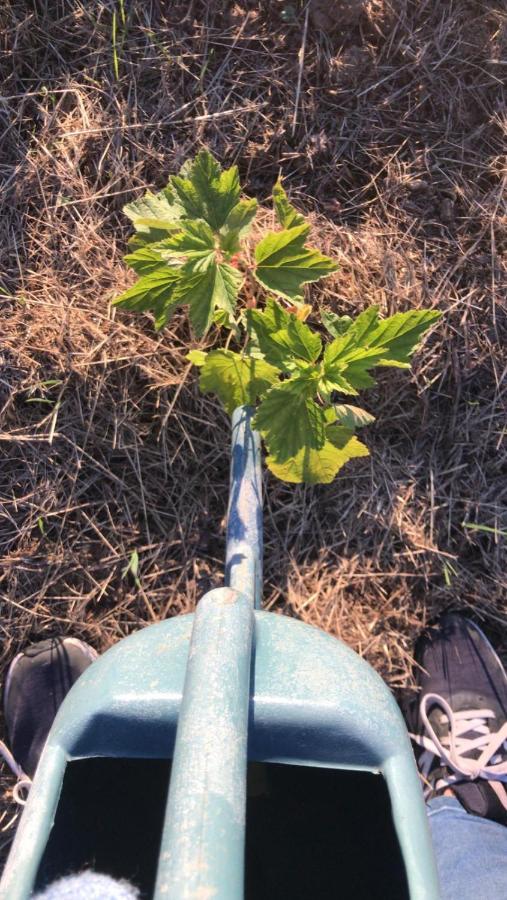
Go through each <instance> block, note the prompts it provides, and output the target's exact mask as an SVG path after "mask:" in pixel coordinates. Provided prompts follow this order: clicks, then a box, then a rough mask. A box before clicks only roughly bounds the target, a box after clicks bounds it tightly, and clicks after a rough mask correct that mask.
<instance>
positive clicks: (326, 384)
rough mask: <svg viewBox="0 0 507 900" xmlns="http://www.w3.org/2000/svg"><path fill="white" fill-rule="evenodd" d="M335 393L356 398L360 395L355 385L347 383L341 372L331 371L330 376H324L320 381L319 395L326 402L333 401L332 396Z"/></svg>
mask: <svg viewBox="0 0 507 900" xmlns="http://www.w3.org/2000/svg"><path fill="white" fill-rule="evenodd" d="M335 391H338V392H339V393H340V394H351V395H352V396H354V397H355V396H357V393H358V392H357V391H356V389H355V387H354V385H353V384H351V383H350V381H347V379H346V378H344V377H343V375H341V374H340V372H338V371H336V372H333V371H331V372H330V373H329V376H323V377H322V378H321V379H320V380H319V394H321V395H322V397H323V398H324V399H325V400H331V396H332V394H334V393H335Z"/></svg>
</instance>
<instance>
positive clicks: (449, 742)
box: [404, 613, 507, 825]
mask: <svg viewBox="0 0 507 900" xmlns="http://www.w3.org/2000/svg"><path fill="white" fill-rule="evenodd" d="M415 658H416V661H417V663H418V665H419V666H420V669H418V670H417V672H416V680H417V682H418V685H419V687H420V693H419V695H418V696H417V697H416V698H415V699H412V700H411V701H409V702H408V703H405V704H404V713H405V718H406V720H407V724H408V729H409V732H410V736H411V738H412V740H413V742H414V744H415V747H414V749H415V753H416V758H417V763H418V767H419V771H420V773H421V776H422V779H423V781H424V784H425V788H424V793H425V796H426V798H427V799H430V798H431V797H434V796H438V795H439V794H442V793H443V792H444V791H445V790H446V788H451V789H452V793H453V795H454V796H455V797H456V798H457V799H458V800H459V801H460V803H461V804H462V806H464V808H465V809H466V810H467V812H469V813H472V814H473V815H476V816H483V817H484V818H487V819H493V820H494V821H496V822H500V823H501V824H502V825H507V791H506V786H505V782H507V676H506V673H505V669H504V667H503V665H502V662H501V660H500V659H499V657H498V656H497V654H496V653H495V651H494V649H493V647H492V646H491V644H490V643H489V641H488V639H487V638H486V636H485V635H484V634H483V633H482V631H481V629H480V628H479V627H478V626H477V625H475V624H474V623H473V622H470V621H469V620H468V619H465V618H464V617H463V616H461V615H459V614H457V613H449V614H447V615H445V616H442V618H441V619H440V620H439V621H438V623H437V625H436V626H435V627H434V628H431V629H429V630H428V631H427V632H426V633H425V634H423V635H422V636H421V638H419V641H418V642H417V645H416V650H415Z"/></svg>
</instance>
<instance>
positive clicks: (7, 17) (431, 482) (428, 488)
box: [0, 0, 507, 844]
mask: <svg viewBox="0 0 507 900" xmlns="http://www.w3.org/2000/svg"><path fill="white" fill-rule="evenodd" d="M125 9H127V10H128V13H127V20H126V21H125V23H123V22H122V20H121V14H120V10H121V7H120V5H119V4H115V3H114V2H113V0H110V2H104V0H101V2H96V3H91V4H85V3H82V4H81V3H79V2H78V0H59V2H57V0H39V2H36V3H28V2H23V0H13V2H12V3H10V4H5V5H4V6H3V8H2V10H1V11H0V17H1V19H2V21H1V22H0V24H1V30H2V33H3V37H2V49H1V57H0V58H1V63H2V66H3V83H2V97H1V99H0V118H1V126H0V127H1V129H2V131H3V134H2V138H1V140H2V151H1V156H0V166H1V170H2V171H1V174H2V179H3V195H2V200H3V207H2V216H1V219H0V229H1V231H2V235H1V240H0V253H1V255H2V261H1V272H2V275H1V279H2V296H1V297H0V303H1V306H2V332H3V333H2V345H1V348H0V410H1V423H0V431H1V435H0V437H1V441H0V450H1V461H0V465H1V469H0V502H1V510H0V591H1V600H2V622H1V629H2V637H3V641H2V665H3V666H5V665H6V663H7V662H8V660H9V659H10V658H11V657H12V655H13V654H14V653H15V652H16V651H17V650H18V649H19V648H20V647H22V646H23V645H24V644H25V643H26V642H27V641H32V640H37V639H41V638H43V637H45V636H49V635H51V634H54V633H55V632H64V633H72V634H77V635H79V636H81V637H83V638H84V639H86V640H88V641H89V642H90V643H92V644H93V645H94V646H95V647H97V648H98V649H99V650H100V649H104V648H105V647H107V646H109V645H110V644H111V643H113V642H115V641H117V640H118V639H119V638H121V637H123V636H124V635H126V634H128V633H129V632H131V631H132V630H134V629H136V628H138V627H140V626H142V625H145V624H149V623H150V622H152V621H154V620H156V619H159V618H161V617H164V616H166V615H174V614H176V613H178V612H182V611H186V610H189V609H191V608H192V607H193V605H194V603H195V601H196V600H197V599H198V597H199V595H200V594H202V592H203V591H204V590H205V589H206V588H207V587H208V586H209V585H210V584H211V583H213V582H215V581H217V582H219V581H220V579H221V577H222V570H223V569H222V560H223V550H224V521H223V519H224V513H225V506H226V496H227V478H228V452H227V441H228V438H227V421H226V417H225V416H224V414H223V413H222V412H221V411H220V410H219V409H218V406H217V405H216V404H215V403H214V402H213V401H212V400H210V399H203V398H202V397H200V396H199V394H198V391H197V388H196V383H195V379H194V376H193V375H192V374H190V373H189V372H188V366H187V364H186V362H185V359H184V354H185V352H186V350H187V347H188V344H189V341H190V340H191V338H190V335H189V332H188V327H187V325H186V323H185V321H184V319H180V320H175V322H174V325H173V328H172V329H170V330H169V331H167V332H166V333H165V334H164V335H163V336H162V337H160V338H159V337H156V336H154V334H153V331H152V329H151V326H150V322H149V321H148V319H142V318H135V317H133V316H128V315H126V314H124V313H120V312H118V311H116V313H114V312H113V311H112V309H111V306H110V303H109V301H110V299H111V297H112V296H113V295H114V293H115V292H118V291H119V290H120V289H121V288H122V287H123V286H125V285H126V284H127V283H128V280H129V278H130V276H129V274H128V273H127V272H126V270H125V268H124V266H123V265H122V262H121V256H122V251H123V249H124V246H125V240H126V238H127V236H128V225H127V223H126V221H125V219H124V218H123V217H122V215H121V207H122V205H123V203H125V202H126V200H127V199H129V198H131V197H133V196H137V195H138V194H139V192H140V191H142V190H143V189H144V188H145V187H146V186H147V185H150V186H152V185H157V186H161V185H162V184H163V183H164V182H165V180H166V178H167V175H168V173H169V172H174V171H176V170H177V169H178V167H179V166H180V164H181V163H182V161H183V160H184V159H185V158H186V157H187V156H189V155H190V154H193V153H194V152H195V151H196V150H197V149H198V148H199V147H200V146H203V145H205V146H209V147H210V149H212V150H213V151H214V152H215V153H216V154H217V155H218V156H219V158H221V159H223V160H226V161H227V162H229V163H230V162H232V161H237V162H238V163H239V166H240V170H241V174H242V177H243V180H244V181H245V183H246V189H247V192H248V193H250V194H255V195H256V196H258V197H260V198H261V199H265V198H266V197H267V196H268V193H269V189H270V187H271V184H272V183H273V181H274V180H275V178H276V176H277V175H278V173H279V172H281V173H282V175H283V176H284V177H285V179H286V184H287V186H288V188H289V190H290V192H291V195H292V198H293V199H294V200H295V201H296V202H297V203H298V204H299V205H300V207H301V208H302V209H305V210H306V211H310V212H311V215H312V217H313V222H314V225H315V231H316V236H317V238H318V240H319V242H320V243H321V244H323V245H324V246H325V248H327V249H328V250H329V251H331V252H332V253H333V254H334V255H336V256H338V258H339V259H340V261H341V263H342V268H341V270H340V272H339V273H338V275H337V276H336V278H335V280H334V281H331V282H330V284H329V285H327V286H325V287H323V288H317V289H316V290H315V291H314V292H313V299H314V300H315V301H318V300H320V301H321V302H325V303H326V304H327V305H328V306H329V307H330V308H332V309H335V310H337V311H341V312H348V313H350V312H355V311H357V310H359V309H361V308H362V307H363V306H364V305H366V304H368V303H371V302H373V301H374V302H377V303H379V304H380V305H381V307H382V309H383V310H384V311H385V312H393V311H395V310H397V309H408V308H410V307H413V306H419V305H425V306H436V307H439V308H440V309H442V310H443V311H444V312H445V317H444V319H443V320H442V323H441V324H440V325H439V327H438V328H437V329H436V330H435V331H434V333H433V334H432V335H431V337H430V338H429V340H428V341H427V343H426V345H425V348H424V350H423V351H422V352H421V353H420V354H419V356H418V358H417V361H416V364H415V369H414V373H413V376H409V375H407V374H406V373H399V374H393V373H392V372H387V373H386V374H385V375H384V376H383V377H382V378H381V380H380V385H379V387H378V388H377V389H376V390H375V391H374V392H371V393H369V394H367V395H366V405H367V406H369V407H370V408H371V409H372V410H374V411H375V413H376V414H377V416H378V421H377V424H376V425H375V426H374V427H372V428H370V429H369V431H368V434H367V437H366V440H367V443H368V445H369V447H370V450H371V458H370V460H368V461H364V460H361V461H356V462H355V464H353V465H350V466H349V467H348V468H347V469H346V470H344V472H343V473H342V474H341V475H340V477H339V478H338V479H337V481H336V482H335V483H334V484H333V485H332V486H330V487H321V488H317V489H308V488H298V489H293V488H292V487H289V486H285V485H282V484H280V483H279V482H275V480H274V479H271V478H267V499H266V516H265V530H266V551H265V566H266V569H265V600H266V603H267V605H268V607H269V608H274V609H278V610H284V611H285V612H286V613H288V614H292V615H297V616H300V617H301V618H303V619H305V620H306V621H309V622H312V623H315V624H319V625H321V626H322V627H324V628H326V629H328V630H329V631H331V632H332V633H334V634H337V635H340V636H341V637H343V638H344V639H345V640H347V641H348V642H349V643H350V644H351V645H352V646H353V647H354V648H356V649H357V650H358V651H359V652H361V653H362V654H364V655H365V656H366V657H367V658H368V659H369V660H370V661H371V662H372V663H373V664H374V665H376V666H377V667H378V669H379V670H380V671H381V672H382V674H384V675H385V676H386V677H387V678H388V679H389V681H390V683H391V684H392V685H393V686H398V685H400V684H401V683H402V682H403V681H404V679H406V676H407V671H408V668H409V666H410V661H411V647H412V643H413V638H414V635H415V634H416V633H417V631H418V630H419V628H420V626H421V624H423V623H424V622H426V621H427V620H428V619H429V618H430V617H432V616H433V615H435V614H436V613H438V612H439V611H441V610H442V609H444V608H447V607H449V606H453V607H460V608H465V609H466V610H469V611H470V612H471V613H472V614H473V615H474V616H476V617H479V619H480V620H482V621H485V622H486V624H487V625H488V626H491V627H492V628H493V629H496V632H497V636H498V635H500V636H501V633H502V627H504V626H505V624H506V622H507V607H506V599H507V590H506V576H505V572H506V569H507V566H506V552H505V548H506V546H507V542H506V540H505V538H504V537H502V535H500V534H499V533H497V534H495V533H493V534H492V533H480V532H473V531H470V530H467V529H465V528H464V527H463V526H462V523H463V521H468V522H476V523H481V524H484V525H487V526H490V527H492V528H498V529H501V528H503V529H505V528H506V527H507V515H506V499H507V487H506V479H505V476H506V451H505V441H504V440H503V438H504V435H505V412H506V387H505V370H506V357H505V346H506V336H507V317H506V305H505V285H506V282H505V265H504V263H505V251H506V249H507V241H506V217H505V160H504V157H503V155H502V154H503V152H504V149H505V130H506V129H505V124H506V123H505V106H504V105H503V103H504V100H505V96H504V90H503V87H502V74H503V73H504V72H505V68H504V66H502V59H503V61H505V49H506V45H507V24H506V19H505V13H504V12H502V4H501V3H500V0H492V2H490V3H484V2H482V0H477V2H472V0H459V2H458V0H455V2H452V0H440V2H436V0H431V2H429V0H426V2H420V0H392V2H391V3H389V2H384V0H371V2H370V3H369V4H368V6H367V8H366V10H365V12H364V13H363V15H362V16H361V18H360V20H359V23H358V24H357V25H352V26H350V27H349V28H348V29H346V30H344V31H342V32H341V31H340V29H339V28H337V29H336V31H335V32H334V33H328V34H322V33H318V32H316V31H315V30H314V29H313V27H312V25H311V21H310V23H309V25H308V29H307V34H306V41H305V53H304V60H303V63H302V65H301V64H300V60H301V58H302V57H301V55H300V53H299V51H300V49H301V45H302V39H303V30H304V23H305V19H306V16H305V13H304V11H301V12H300V13H299V15H298V17H297V18H296V20H295V21H293V22H292V23H289V24H283V23H282V22H281V20H280V4H278V3H276V2H272V3H269V2H264V3H259V4H258V3H254V2H253V0H252V2H245V3H244V4H236V5H234V4H231V3H227V2H217V3H205V2H204V0H202V2H201V0H196V2H194V3H192V4H191V6H190V10H189V9H188V5H181V6H179V7H178V6H176V5H175V4H172V3H163V2H154V0H153V2H146V3H131V4H125ZM115 12H116V21H117V30H116V38H115V39H114V38H113V27H112V23H113V14H114V13H115ZM299 75H300V76H301V77H300V90H299V91H298V76H299ZM294 123H295V124H294ZM134 550H136V551H137V552H138V554H139V560H140V573H139V578H140V585H139V586H137V585H136V583H135V581H134V579H133V578H132V576H131V574H128V573H127V574H124V572H125V568H126V567H127V565H128V562H129V559H130V556H131V554H132V552H133V551H134ZM11 785H12V781H11V779H10V777H9V776H7V775H6V776H5V778H4V786H5V788H6V789H9V788H10V787H11ZM6 799H8V793H7V795H6ZM4 810H5V811H4V818H3V823H2V826H1V827H2V828H3V830H4V842H5V844H7V843H8V841H9V840H10V836H11V833H12V828H11V827H10V821H11V816H12V814H13V811H12V807H10V806H9V805H8V803H6V804H5V807H4Z"/></svg>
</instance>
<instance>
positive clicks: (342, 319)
mask: <svg viewBox="0 0 507 900" xmlns="http://www.w3.org/2000/svg"><path fill="white" fill-rule="evenodd" d="M321 318H322V324H323V326H324V328H325V329H326V331H327V332H328V333H329V334H330V335H331V337H335V338H337V337H340V336H341V335H342V334H345V333H346V332H347V331H348V330H349V328H350V326H351V325H352V321H353V320H352V319H351V318H350V316H339V315H337V313H334V312H331V311H330V310H324V312H323V313H322V315H321Z"/></svg>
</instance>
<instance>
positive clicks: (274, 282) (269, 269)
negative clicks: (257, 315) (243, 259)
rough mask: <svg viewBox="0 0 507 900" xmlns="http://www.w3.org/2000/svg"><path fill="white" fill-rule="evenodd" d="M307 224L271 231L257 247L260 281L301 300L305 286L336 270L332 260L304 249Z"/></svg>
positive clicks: (286, 295) (293, 298) (270, 288)
mask: <svg viewBox="0 0 507 900" xmlns="http://www.w3.org/2000/svg"><path fill="white" fill-rule="evenodd" d="M306 232H307V228H306V225H299V226H297V227H295V228H290V229H288V230H286V231H278V232H269V233H268V234H267V235H266V237H265V238H263V239H262V241H260V243H259V244H257V247H256V248H255V259H256V263H257V265H256V268H255V271H254V274H255V277H256V278H257V280H258V281H259V282H260V283H261V284H262V285H263V286H264V287H266V288H267V289H268V290H270V291H274V293H276V294H280V296H282V297H287V299H289V300H298V299H301V298H302V297H303V293H302V287H303V285H304V284H308V283H309V282H312V281H318V280H319V278H323V277H324V276H326V275H330V274H331V273H332V272H334V271H336V269H337V266H336V263H334V262H333V260H331V259H329V257H327V256H323V254H322V253H319V252H318V251H317V250H312V249H310V248H309V247H305V246H304V239H305V236H306Z"/></svg>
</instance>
